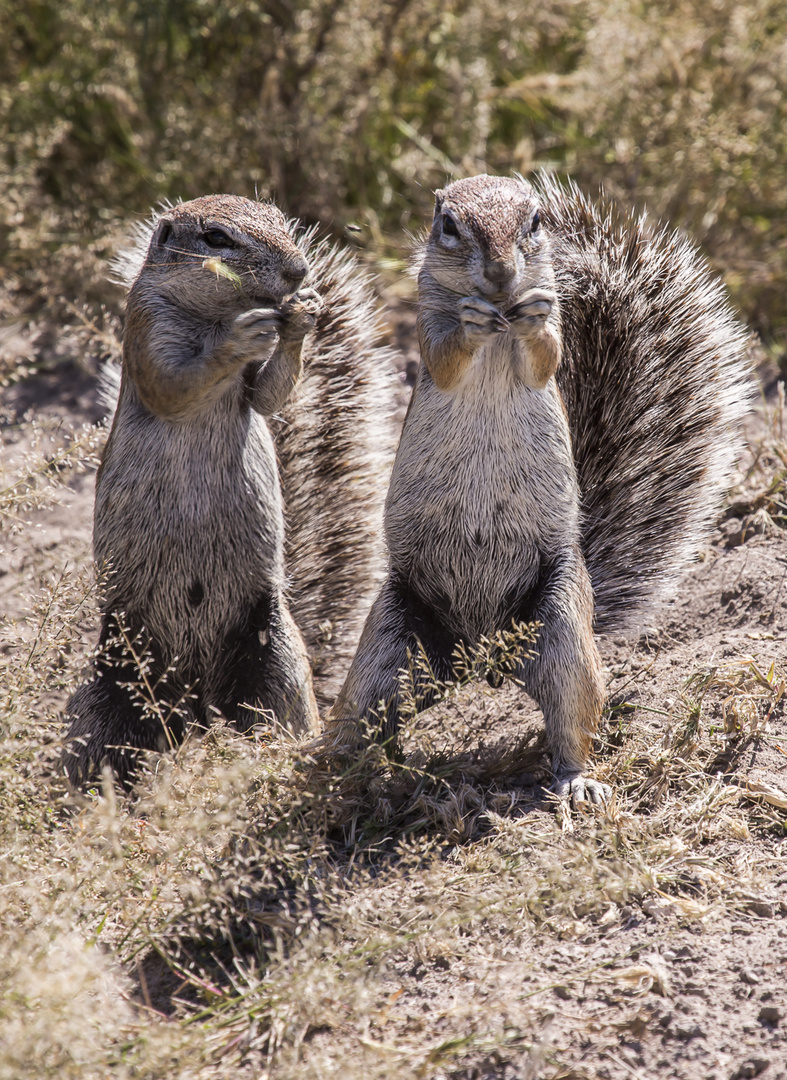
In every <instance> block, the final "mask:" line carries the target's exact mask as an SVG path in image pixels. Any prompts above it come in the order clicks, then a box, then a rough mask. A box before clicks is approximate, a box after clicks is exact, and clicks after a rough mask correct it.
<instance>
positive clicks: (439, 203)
mask: <svg viewBox="0 0 787 1080" xmlns="http://www.w3.org/2000/svg"><path fill="white" fill-rule="evenodd" d="M444 199H445V192H444V191H443V189H442V188H440V190H439V191H436V192H435V193H434V215H435V217H437V215H438V214H439V213H440V211H441V210H442V208H443V200H444Z"/></svg>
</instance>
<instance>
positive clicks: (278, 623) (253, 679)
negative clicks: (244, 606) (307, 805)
mask: <svg viewBox="0 0 787 1080" xmlns="http://www.w3.org/2000/svg"><path fill="white" fill-rule="evenodd" d="M262 606H263V607H264V609H265V615H264V618H263V619H262V620H261V622H260V625H257V622H258V621H259V620H255V619H252V621H251V623H250V625H248V626H247V627H245V628H244V630H243V631H242V632H240V633H237V634H234V635H233V638H232V640H230V641H226V642H225V643H224V647H223V648H221V649H219V650H218V654H219V655H220V656H221V658H222V660H221V668H220V670H219V672H218V674H216V675H214V677H213V679H212V680H211V682H212V686H211V692H210V694H209V700H210V703H211V705H213V706H214V707H215V708H216V709H217V710H218V711H219V712H220V713H221V714H222V716H224V717H225V718H226V719H227V720H228V721H229V722H230V723H231V724H233V726H234V727H235V728H236V729H237V730H238V731H241V732H244V731H248V730H249V729H250V728H251V727H253V726H254V724H255V723H259V722H264V721H265V714H272V715H273V717H274V718H275V722H276V723H278V724H280V725H281V726H282V727H283V728H285V729H286V730H287V731H289V732H291V733H292V734H293V735H309V734H310V735H315V734H316V733H317V731H318V729H319V722H320V721H319V714H318V711H317V702H316V700H315V697H314V689H313V687H312V677H311V668H310V667H309V658H308V655H307V652H306V645H305V644H304V641H303V638H302V637H301V633H300V631H299V630H298V628H297V626H296V625H295V621H294V620H293V618H292V615H291V614H290V612H289V610H288V608H287V606H286V604H285V602H284V600H283V599H282V598H281V597H273V598H272V599H271V600H270V601H268V600H266V601H265V603H264V605H262Z"/></svg>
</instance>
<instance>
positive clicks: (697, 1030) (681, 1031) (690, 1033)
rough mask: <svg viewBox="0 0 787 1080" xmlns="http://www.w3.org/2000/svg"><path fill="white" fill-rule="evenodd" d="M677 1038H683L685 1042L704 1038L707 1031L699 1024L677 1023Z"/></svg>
mask: <svg viewBox="0 0 787 1080" xmlns="http://www.w3.org/2000/svg"><path fill="white" fill-rule="evenodd" d="M675 1038H676V1039H682V1040H683V1041H684V1042H688V1041H689V1039H704V1038H705V1031H704V1030H703V1029H702V1028H701V1027H700V1025H699V1024H677V1025H676V1027H675Z"/></svg>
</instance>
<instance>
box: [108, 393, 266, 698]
mask: <svg viewBox="0 0 787 1080" xmlns="http://www.w3.org/2000/svg"><path fill="white" fill-rule="evenodd" d="M131 461H134V462H135V463H136V468H134V469H131V468H130V467H129V462H131ZM208 462H209V463H210V467H207V463H208ZM260 492H265V493H266V499H265V501H264V502H261V499H260ZM152 507H155V508H156V509H155V512H151V510H150V508H152ZM95 518H96V520H97V521H98V522H99V523H100V525H99V527H98V528H96V530H95V533H94V557H95V561H96V565H97V566H98V567H102V566H105V565H106V566H109V567H113V568H114V567H122V570H121V571H120V572H117V571H115V572H110V574H109V577H108V580H107V583H106V586H105V599H104V602H105V604H106V606H107V607H108V608H110V609H112V610H114V611H117V612H123V613H124V614H125V616H126V618H127V619H128V620H129V622H130V623H131V624H132V625H133V624H138V625H144V626H145V628H146V630H147V631H148V632H149V633H150V634H151V635H152V637H153V638H154V639H155V640H156V641H157V642H159V643H160V648H161V650H162V655H163V658H164V660H165V661H166V663H167V664H170V663H172V662H174V661H175V658H176V657H188V658H189V664H190V666H191V667H192V669H193V672H194V675H195V676H196V673H197V672H198V671H204V672H205V673H206V674H205V679H207V681H208V682H210V673H211V670H212V669H213V668H214V667H215V668H218V667H219V666H220V665H221V663H222V662H223V660H222V658H221V656H220V655H217V648H216V643H217V642H220V641H223V640H225V639H226V637H227V635H229V634H230V633H231V632H232V631H233V630H234V629H235V628H237V627H238V626H240V625H242V623H243V621H244V619H245V617H246V613H247V612H248V611H249V609H250V608H251V607H252V606H254V605H255V604H256V603H258V601H259V599H260V596H261V595H263V594H267V595H272V594H278V593H281V592H282V590H283V588H284V581H285V574H284V565H283V558H282V551H283V544H284V528H283V511H282V501H281V495H280V492H279V485H278V477H277V467H276V455H275V450H274V446H273V439H272V437H271V434H270V432H269V430H268V426H267V424H266V422H265V420H264V419H263V417H261V416H259V415H258V414H257V413H256V412H254V410H252V409H251V408H249V406H248V405H245V404H244V403H243V401H242V399H239V397H238V396H237V395H228V396H226V397H224V398H222V399H220V400H219V401H217V402H214V403H213V404H212V405H210V406H209V407H208V408H206V409H205V410H204V411H203V412H201V413H200V414H199V416H197V417H196V418H194V419H192V420H189V421H184V422H181V423H179V424H178V425H171V424H166V423H164V424H162V423H160V422H156V421H155V419H154V418H153V417H152V416H151V414H150V413H149V412H148V411H147V410H146V409H145V408H144V406H143V405H142V404H141V402H140V401H139V399H138V396H137V394H136V392H135V388H134V385H133V383H131V382H130V381H129V380H127V381H126V382H125V384H124V386H123V389H122V391H121V397H120V400H119V403H118V408H117V414H116V419H115V423H114V425H113V428H112V432H111V435H110V437H109V439H108V441H107V445H106V449H105V452H104V455H103V460H102V463H101V476H100V479H99V482H98V483H97V487H96V502H95Z"/></svg>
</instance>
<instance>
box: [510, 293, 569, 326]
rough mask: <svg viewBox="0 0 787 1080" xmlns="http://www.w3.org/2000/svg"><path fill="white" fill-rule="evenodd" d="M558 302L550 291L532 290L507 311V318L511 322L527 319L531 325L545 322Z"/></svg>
mask: <svg viewBox="0 0 787 1080" xmlns="http://www.w3.org/2000/svg"><path fill="white" fill-rule="evenodd" d="M556 301H557V297H556V296H555V294H554V293H553V292H550V291H549V289H530V290H529V291H528V292H526V293H525V295H524V296H523V297H522V298H521V299H520V300H518V301H517V302H516V303H515V304H513V305H512V306H511V307H510V308H509V309H508V311H506V313H505V316H506V318H507V319H509V320H510V321H511V322H515V321H516V320H517V319H526V320H527V321H528V322H531V323H538V322H543V320H544V319H546V318H547V317H548V315H549V313H550V312H551V311H552V308H553V307H554V305H555V303H556Z"/></svg>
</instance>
